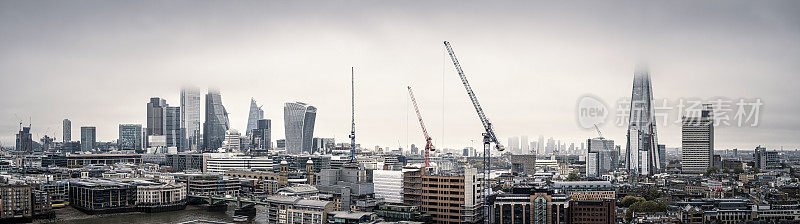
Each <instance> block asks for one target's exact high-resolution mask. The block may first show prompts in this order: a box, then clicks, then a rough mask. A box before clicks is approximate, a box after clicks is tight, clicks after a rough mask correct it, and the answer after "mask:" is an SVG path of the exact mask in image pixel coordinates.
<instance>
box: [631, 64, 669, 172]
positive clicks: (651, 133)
mask: <svg viewBox="0 0 800 224" xmlns="http://www.w3.org/2000/svg"><path fill="white" fill-rule="evenodd" d="M652 103H653V90H652V86H651V84H650V72H648V71H647V69H646V68H637V69H636V71H635V72H634V75H633V91H632V94H631V107H630V108H631V109H630V122H629V124H628V133H627V138H628V142H627V150H625V151H626V154H627V155H626V157H627V159H626V161H627V163H626V166H625V167H626V168H627V170H628V172H630V173H631V174H634V175H644V176H650V175H652V174H656V173H659V172H660V171H661V169H662V167H661V158H659V154H658V137H657V134H656V119H655V114H654V112H653V107H652Z"/></svg>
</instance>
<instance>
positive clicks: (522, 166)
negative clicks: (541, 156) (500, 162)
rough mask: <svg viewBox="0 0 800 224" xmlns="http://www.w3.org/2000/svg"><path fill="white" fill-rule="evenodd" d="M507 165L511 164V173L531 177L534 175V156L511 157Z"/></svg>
mask: <svg viewBox="0 0 800 224" xmlns="http://www.w3.org/2000/svg"><path fill="white" fill-rule="evenodd" d="M509 163H511V172H513V173H520V174H527V175H531V176H533V175H534V174H536V155H511V156H510V157H509Z"/></svg>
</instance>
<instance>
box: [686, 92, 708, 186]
mask: <svg viewBox="0 0 800 224" xmlns="http://www.w3.org/2000/svg"><path fill="white" fill-rule="evenodd" d="M699 112H700V114H697V115H696V116H684V117H683V126H682V128H681V136H682V137H681V146H682V147H681V150H683V151H682V153H681V172H683V173H705V172H706V170H708V168H709V167H711V166H713V165H714V164H713V160H712V158H713V156H714V110H713V108H712V107H711V104H703V108H702V109H701V110H700V111H699Z"/></svg>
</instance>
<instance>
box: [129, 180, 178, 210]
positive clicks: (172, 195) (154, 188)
mask: <svg viewBox="0 0 800 224" xmlns="http://www.w3.org/2000/svg"><path fill="white" fill-rule="evenodd" d="M136 207H137V208H138V209H139V210H140V211H144V212H161V211H173V210H182V209H184V208H186V187H185V186H183V185H180V184H163V183H155V182H150V181H140V182H139V183H138V184H137V186H136Z"/></svg>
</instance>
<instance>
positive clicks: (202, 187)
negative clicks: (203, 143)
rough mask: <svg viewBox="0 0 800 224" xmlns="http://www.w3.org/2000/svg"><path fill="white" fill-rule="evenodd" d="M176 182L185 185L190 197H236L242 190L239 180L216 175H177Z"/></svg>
mask: <svg viewBox="0 0 800 224" xmlns="http://www.w3.org/2000/svg"><path fill="white" fill-rule="evenodd" d="M175 182H177V183H179V184H183V185H185V186H186V194H188V195H212V196H226V195H231V196H234V195H238V194H239V191H240V190H241V183H240V181H239V179H238V178H233V177H227V176H223V175H222V174H214V173H185V174H177V175H175Z"/></svg>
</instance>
